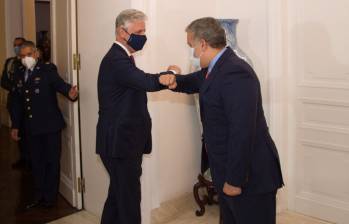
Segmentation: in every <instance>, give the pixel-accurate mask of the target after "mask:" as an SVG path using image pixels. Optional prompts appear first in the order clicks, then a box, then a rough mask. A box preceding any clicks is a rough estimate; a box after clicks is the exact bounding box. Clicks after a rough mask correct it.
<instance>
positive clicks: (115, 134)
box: [96, 9, 174, 224]
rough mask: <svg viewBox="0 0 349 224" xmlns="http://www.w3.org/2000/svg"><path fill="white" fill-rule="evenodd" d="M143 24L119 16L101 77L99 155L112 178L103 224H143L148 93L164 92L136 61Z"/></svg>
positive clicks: (139, 18)
mask: <svg viewBox="0 0 349 224" xmlns="http://www.w3.org/2000/svg"><path fill="white" fill-rule="evenodd" d="M145 19H146V16H145V14H144V13H143V12H140V11H138V10H133V9H129V10H125V11H123V12H121V13H120V14H119V15H118V16H117V18H116V24H115V25H116V41H115V43H114V44H113V45H112V47H111V48H110V50H109V51H108V53H107V54H106V55H105V57H104V58H103V60H102V62H101V65H100V70H99V74H98V101H99V118H98V124H97V139H96V151H97V154H99V155H100V157H101V159H102V161H103V164H104V166H105V168H106V170H107V171H108V174H109V177H110V185H109V192H108V197H107V200H106V202H105V205H104V209H103V214H102V221H101V223H102V224H112V223H118V224H140V223H141V211H140V201H141V186H140V176H141V174H142V156H143V154H149V153H150V152H151V148H152V137H151V125H152V123H151V118H150V116H149V112H148V108H147V95H146V92H152V91H159V90H161V89H163V88H165V87H164V86H162V85H161V84H160V83H159V79H161V77H162V76H161V77H160V74H161V73H160V74H154V75H152V74H147V73H144V72H143V71H142V70H140V69H138V68H137V66H136V65H135V62H134V59H133V56H132V53H134V52H136V51H139V50H141V49H142V48H143V46H144V44H145V42H146V36H145ZM165 73H169V72H165ZM170 81H171V80H170ZM172 81H174V77H173V78H172Z"/></svg>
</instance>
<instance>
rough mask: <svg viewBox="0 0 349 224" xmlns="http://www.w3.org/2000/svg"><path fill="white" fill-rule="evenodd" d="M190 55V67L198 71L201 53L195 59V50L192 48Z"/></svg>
mask: <svg viewBox="0 0 349 224" xmlns="http://www.w3.org/2000/svg"><path fill="white" fill-rule="evenodd" d="M190 50H191V55H192V58H191V59H190V60H191V64H192V66H193V67H194V68H195V69H200V68H201V65H200V58H201V56H202V52H201V54H200V56H198V57H196V56H195V49H194V48H191V49H190Z"/></svg>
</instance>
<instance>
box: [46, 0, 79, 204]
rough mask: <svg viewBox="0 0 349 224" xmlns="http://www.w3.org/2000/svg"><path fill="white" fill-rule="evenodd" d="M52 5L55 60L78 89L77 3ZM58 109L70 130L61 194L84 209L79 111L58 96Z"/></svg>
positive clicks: (64, 150) (57, 1) (66, 1)
mask: <svg viewBox="0 0 349 224" xmlns="http://www.w3.org/2000/svg"><path fill="white" fill-rule="evenodd" d="M51 4H52V12H53V15H52V18H53V23H52V24H53V35H52V36H53V38H52V43H53V44H52V45H53V53H54V54H53V59H54V62H55V64H56V65H57V67H58V72H59V74H60V75H61V77H62V78H63V79H64V80H65V81H67V82H69V83H71V84H72V85H77V83H78V71H77V70H74V66H73V54H76V53H77V52H76V51H77V47H76V44H77V43H76V41H77V40H76V8H75V7H76V2H75V1H74V0H73V1H70V0H55V1H52V2H51ZM59 105H60V108H61V110H62V113H63V116H64V119H65V121H66V124H67V127H66V128H65V129H64V131H63V133H62V157H61V181H60V193H61V194H62V195H63V196H64V197H65V198H66V199H67V200H68V201H69V202H70V203H71V204H72V205H73V206H74V207H77V208H78V209H81V208H82V192H79V190H78V189H80V187H81V186H80V187H79V183H80V182H79V181H78V179H79V178H81V162H80V140H79V111H78V102H75V103H71V102H70V101H68V100H67V99H65V98H64V97H63V96H59Z"/></svg>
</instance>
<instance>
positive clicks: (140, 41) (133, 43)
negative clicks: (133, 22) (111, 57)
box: [124, 29, 147, 51]
mask: <svg viewBox="0 0 349 224" xmlns="http://www.w3.org/2000/svg"><path fill="white" fill-rule="evenodd" d="M124 30H125V32H126V33H128V32H127V30H126V29H124ZM128 34H129V33H128ZM129 35H130V37H129V38H128V41H127V44H128V45H130V47H132V48H133V49H134V50H135V51H140V50H142V49H143V47H144V45H145V42H147V36H146V35H139V34H134V33H132V34H129Z"/></svg>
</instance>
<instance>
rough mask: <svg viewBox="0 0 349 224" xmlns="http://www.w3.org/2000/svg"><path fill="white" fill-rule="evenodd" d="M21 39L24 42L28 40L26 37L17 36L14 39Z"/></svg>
mask: <svg viewBox="0 0 349 224" xmlns="http://www.w3.org/2000/svg"><path fill="white" fill-rule="evenodd" d="M16 40H21V41H22V42H26V41H27V40H26V39H25V38H24V37H16V38H15V40H14V41H16Z"/></svg>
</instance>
